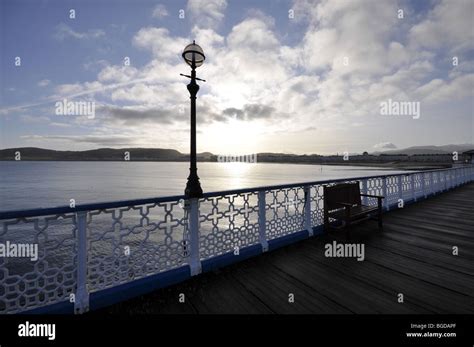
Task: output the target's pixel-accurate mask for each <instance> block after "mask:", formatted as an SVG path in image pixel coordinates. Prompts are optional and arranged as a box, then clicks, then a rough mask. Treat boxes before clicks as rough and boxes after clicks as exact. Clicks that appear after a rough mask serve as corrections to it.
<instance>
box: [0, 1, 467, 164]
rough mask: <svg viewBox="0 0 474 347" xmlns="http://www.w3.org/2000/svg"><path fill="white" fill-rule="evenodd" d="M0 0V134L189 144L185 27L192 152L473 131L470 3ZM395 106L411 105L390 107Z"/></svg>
mask: <svg viewBox="0 0 474 347" xmlns="http://www.w3.org/2000/svg"><path fill="white" fill-rule="evenodd" d="M0 6H1V7H0V11H1V24H0V37H1V61H0V63H1V70H0V73H1V75H0V77H1V79H0V80H1V82H0V127H1V129H0V148H12V147H42V148H49V149H56V150H86V149H94V148H102V147H112V148H124V147H159V148H173V149H177V150H179V151H182V152H189V128H190V124H189V94H188V91H187V89H186V84H187V83H188V79H187V78H185V77H182V76H180V73H184V74H189V72H190V71H189V70H190V68H189V66H187V65H186V64H185V63H184V61H183V60H182V58H181V53H182V51H183V48H184V47H185V46H186V45H187V44H188V43H190V42H192V40H195V41H196V43H197V44H199V45H200V46H201V47H202V48H203V50H204V53H205V55H206V60H205V63H204V64H203V65H202V66H201V67H199V68H198V69H197V74H198V77H200V78H202V79H205V80H206V82H199V84H200V87H201V88H200V90H199V93H198V99H197V129H198V137H197V148H198V152H206V151H209V152H212V153H215V154H224V155H225V154H233V155H236V154H237V155H242V154H248V153H261V152H284V153H294V154H313V153H317V154H334V153H341V152H346V151H347V152H350V153H360V152H362V151H369V152H373V151H382V150H388V149H395V148H405V147H409V146H417V145H445V144H462V143H473V142H474V140H473V134H474V124H473V123H474V122H473V114H474V112H473V109H474V101H473V100H474V98H473V93H474V24H473V23H474V1H469V0H436V1H434V0H433V1H432V0H416V1H396V0H367V1H366V0H358V1H350V0H332V1H326V0H322V1H312V0H295V1H290V0H289V1H286V0H285V1H283V0H276V1H269V0H268V1H265V0H252V1H249V0H243V1H232V0H227V1H226V0H189V1H180V0H175V1H149V0H147V1H143V0H138V1H131V0H130V1H123V0H118V1H112V0H94V1H90V0H83V1H67V0H66V1H64V0H63V1H59V0H54V1H42V0H37V1H33V0H29V1H24V0H16V1H13V0H2V1H1V5H0ZM81 102H82V103H87V105H89V106H90V107H91V108H93V110H94V113H93V114H92V113H90V112H89V113H87V112H86V111H84V110H82V111H81V110H79V109H75V110H74V112H72V113H74V114H65V113H64V112H61V111H58V103H66V104H67V105H78V104H79V103H81ZM389 103H390V104H389ZM388 104H389V105H391V106H390V110H391V111H390V112H389V113H388V114H386V113H383V112H382V111H381V109H382V105H385V106H386V105H388ZM402 104H404V105H410V106H413V107H414V108H413V109H411V111H409V112H405V113H403V112H398V113H397V111H396V108H392V106H393V105H395V106H394V107H396V106H400V105H402ZM415 106H417V107H419V113H418V114H415V113H413V110H414V109H415ZM400 113H401V114H400Z"/></svg>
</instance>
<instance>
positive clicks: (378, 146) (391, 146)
mask: <svg viewBox="0 0 474 347" xmlns="http://www.w3.org/2000/svg"><path fill="white" fill-rule="evenodd" d="M374 148H375V149H396V148H397V146H395V145H394V144H393V143H392V142H381V143H377V144H376V145H374Z"/></svg>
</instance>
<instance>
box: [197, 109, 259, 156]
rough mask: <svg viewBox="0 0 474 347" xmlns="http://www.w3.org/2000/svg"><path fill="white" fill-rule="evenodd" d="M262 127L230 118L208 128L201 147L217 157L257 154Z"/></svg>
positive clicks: (254, 123) (254, 122)
mask: <svg viewBox="0 0 474 347" xmlns="http://www.w3.org/2000/svg"><path fill="white" fill-rule="evenodd" d="M263 131H264V127H263V125H262V124H259V122H256V121H253V122H249V121H245V120H239V119H234V118H231V119H229V121H228V122H226V123H218V124H214V125H212V126H210V127H209V128H208V129H207V130H206V134H205V136H202V140H201V141H202V145H203V146H205V148H210V150H211V151H212V152H213V153H214V154H217V155H219V154H220V155H240V156H241V155H246V154H253V153H257V152H258V147H259V142H260V136H261V134H262V133H263Z"/></svg>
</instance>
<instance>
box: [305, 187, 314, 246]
mask: <svg viewBox="0 0 474 347" xmlns="http://www.w3.org/2000/svg"><path fill="white" fill-rule="evenodd" d="M304 226H305V229H306V230H307V231H308V235H309V237H311V236H313V235H314V233H313V223H312V222H311V186H305V187H304Z"/></svg>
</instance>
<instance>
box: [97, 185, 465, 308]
mask: <svg viewBox="0 0 474 347" xmlns="http://www.w3.org/2000/svg"><path fill="white" fill-rule="evenodd" d="M473 211H474V183H471V184H469V185H465V186H463V187H460V188H457V189H455V190H454V191H451V192H448V193H444V194H440V195H438V196H435V197H432V198H430V199H428V200H425V201H422V202H419V203H416V204H412V205H409V206H406V207H405V208H404V209H399V210H396V211H392V212H388V213H387V214H385V215H384V231H383V233H379V232H378V231H377V224H376V222H372V221H368V222H364V223H362V224H360V225H358V226H356V227H354V228H353V229H352V235H353V237H352V240H351V241H350V242H351V243H364V244H365V260H364V261H360V262H359V261H357V260H356V259H355V258H327V257H325V255H324V246H325V244H326V243H331V242H332V241H333V240H336V241H337V242H344V241H345V238H344V235H343V234H342V233H340V232H335V233H332V234H330V235H324V236H318V237H314V238H311V239H308V240H304V241H301V242H299V243H296V244H293V245H290V246H286V247H284V248H281V249H278V250H275V251H273V252H269V253H266V254H264V255H261V256H258V257H255V258H252V259H249V260H246V261H244V262H241V263H237V264H234V265H231V266H228V267H226V268H224V269H222V270H219V271H216V272H211V273H206V274H202V275H200V276H197V277H194V278H192V279H190V280H188V281H186V282H183V283H181V284H179V285H175V286H173V287H169V288H166V289H161V290H158V291H155V292H153V293H151V294H148V295H144V296H141V297H138V298H135V299H132V300H129V301H126V302H122V303H120V304H116V305H114V306H111V307H108V308H106V309H102V310H100V311H97V312H96V313H97V314H114V313H117V314H124V313H125V314H140V313H204V314H205V313H283V314H286V313H289V314H291V313H316V314H321V313H322V314H325V313H329V314H337V313H396V314H398V313H471V314H472V313H474V213H473ZM453 246H457V247H458V248H459V255H457V256H455V255H453V254H452V252H453ZM180 293H183V294H185V303H179V301H178V299H179V294H180ZM290 293H292V294H294V303H289V302H288V296H289V294H290ZM399 293H402V294H403V295H404V303H398V301H397V300H398V297H397V295H398V294H399Z"/></svg>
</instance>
